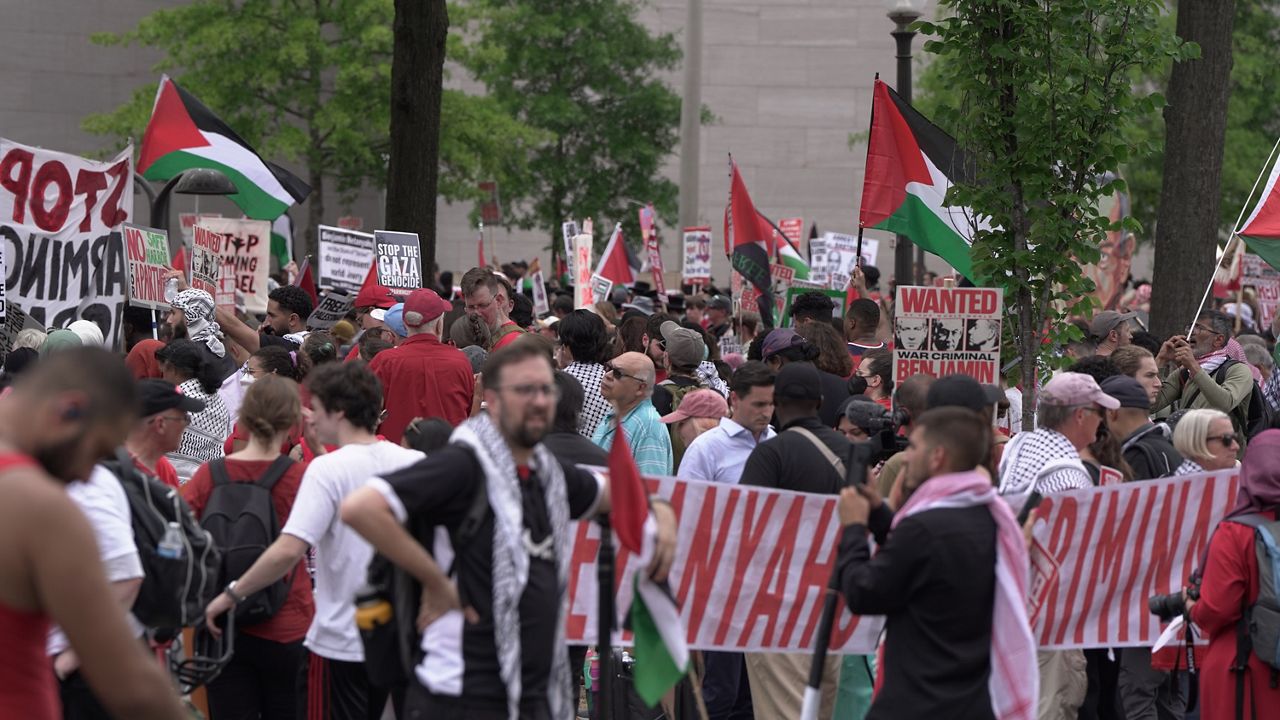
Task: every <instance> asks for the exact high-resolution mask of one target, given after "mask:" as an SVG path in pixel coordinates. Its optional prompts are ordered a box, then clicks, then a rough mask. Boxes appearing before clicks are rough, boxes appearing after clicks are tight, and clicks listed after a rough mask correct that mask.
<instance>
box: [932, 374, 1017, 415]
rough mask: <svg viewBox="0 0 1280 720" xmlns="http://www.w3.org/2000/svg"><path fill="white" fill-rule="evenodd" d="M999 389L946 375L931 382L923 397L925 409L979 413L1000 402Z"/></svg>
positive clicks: (965, 378) (964, 376) (964, 378)
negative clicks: (967, 410)
mask: <svg viewBox="0 0 1280 720" xmlns="http://www.w3.org/2000/svg"><path fill="white" fill-rule="evenodd" d="M1001 394H1002V393H1001V392H1000V388H998V387H996V386H994V385H983V384H981V383H979V382H978V381H977V380H975V379H974V378H973V377H971V376H969V375H960V374H956V375H947V376H946V377H940V378H938V379H937V380H935V381H933V384H932V385H930V386H929V392H928V394H926V395H925V397H924V402H925V407H927V408H928V409H930V410H932V409H934V408H939V407H962V408H968V409H969V410H972V411H974V412H981V410H982V409H983V408H984V407H990V406H992V405H995V404H996V403H998V402H1000V395H1001Z"/></svg>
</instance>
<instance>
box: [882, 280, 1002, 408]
mask: <svg viewBox="0 0 1280 720" xmlns="http://www.w3.org/2000/svg"><path fill="white" fill-rule="evenodd" d="M1003 307H1004V291H1003V290H1002V289H1000V288H945V287H943V288H936V287H916V286H899V287H898V297H897V304H896V305H895V306H894V308H895V314H894V321H893V323H894V344H893V345H894V349H893V368H894V369H893V381H894V383H895V384H896V383H900V382H902V381H903V380H905V379H907V378H908V377H910V376H912V375H915V374H917V373H924V374H926V375H932V376H933V377H942V376H944V375H952V374H954V373H962V374H964V375H969V376H972V377H973V378H975V379H977V381H978V382H980V383H988V384H996V383H998V382H999V369H1000V320H1001V316H1002V310H1003Z"/></svg>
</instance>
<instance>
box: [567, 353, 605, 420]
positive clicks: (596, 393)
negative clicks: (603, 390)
mask: <svg viewBox="0 0 1280 720" xmlns="http://www.w3.org/2000/svg"><path fill="white" fill-rule="evenodd" d="M564 371H565V373H566V374H568V375H572V376H573V379H574V380H577V381H578V384H579V385H581V386H582V414H581V415H579V416H578V434H579V435H582V436H583V437H585V438H587V439H590V438H591V436H592V435H595V432H596V427H598V426H599V425H600V421H601V420H603V419H604V416H605V415H607V414H608V413H609V411H610V410H612V409H613V406H612V405H610V404H609V401H607V400H605V399H604V398H603V397H601V395H600V380H601V379H602V378H604V373H605V369H604V365H601V364H600V363H580V362H572V363H569V366H568V367H566V368H565V369H564Z"/></svg>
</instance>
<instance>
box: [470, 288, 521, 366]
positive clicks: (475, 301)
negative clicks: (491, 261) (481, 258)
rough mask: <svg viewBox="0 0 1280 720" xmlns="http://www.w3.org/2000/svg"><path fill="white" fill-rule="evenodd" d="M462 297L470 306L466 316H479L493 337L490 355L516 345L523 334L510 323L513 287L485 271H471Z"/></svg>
mask: <svg viewBox="0 0 1280 720" xmlns="http://www.w3.org/2000/svg"><path fill="white" fill-rule="evenodd" d="M462 297H463V299H464V300H466V303H467V314H468V315H478V316H480V317H481V318H482V319H483V320H484V322H485V324H486V325H488V326H489V332H490V333H491V334H492V335H493V345H492V346H491V347H489V348H488V350H489V352H493V351H494V350H500V349H502V348H504V347H506V346H508V345H510V344H511V343H513V342H515V340H516V338H517V337H519V336H520V333H522V332H524V330H522V329H521V328H520V326H519V325H517V324H516V323H514V322H512V321H511V318H510V316H509V315H508V313H510V312H511V286H510V285H508V284H507V282H506V279H505V278H502V277H500V276H498V275H495V274H493V273H491V272H489V271H488V270H486V269H485V268H471V269H470V270H468V271H467V274H466V275H463V276H462Z"/></svg>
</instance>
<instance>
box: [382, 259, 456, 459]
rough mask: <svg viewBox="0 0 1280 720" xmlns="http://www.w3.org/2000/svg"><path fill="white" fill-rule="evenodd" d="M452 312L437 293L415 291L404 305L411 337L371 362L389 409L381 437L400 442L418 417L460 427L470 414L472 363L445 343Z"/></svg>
mask: <svg viewBox="0 0 1280 720" xmlns="http://www.w3.org/2000/svg"><path fill="white" fill-rule="evenodd" d="M464 282H465V278H464ZM451 307H452V305H450V304H449V303H448V302H446V301H445V300H444V299H442V298H441V297H440V296H439V295H437V294H436V293H435V291H434V290H426V289H422V290H414V291H413V294H411V295H410V296H409V297H408V298H407V299H406V300H405V301H404V326H405V329H406V330H407V331H408V333H409V336H408V337H407V338H405V340H404V341H403V342H402V343H400V346H399V347H395V348H392V349H390V350H384V351H382V352H380V353H378V355H377V357H375V358H374V359H373V362H371V363H369V369H370V370H372V371H373V374H374V375H376V376H377V377H378V381H379V382H380V383H382V388H383V398H384V404H385V406H386V410H387V417H386V419H385V420H383V422H382V426H381V427H380V428H379V432H380V433H381V434H382V435H383V436H384V437H385V438H386V439H388V440H390V441H391V442H394V443H399V442H400V438H401V436H402V435H404V429H405V428H406V427H407V426H408V425H409V422H410V421H411V420H413V419H414V418H415V417H423V418H436V417H438V418H443V419H444V420H445V421H446V422H448V423H450V424H451V425H457V424H459V423H461V422H462V421H463V420H466V419H467V417H468V416H470V414H471V398H472V395H473V393H474V391H475V377H474V376H473V375H472V374H471V362H470V361H469V360H467V356H466V355H463V354H462V352H461V351H459V350H458V349H457V348H455V347H451V346H449V345H445V344H444V343H442V342H440V334H441V333H442V332H443V331H444V314H445V312H447V311H448V310H449V309H450V308H451Z"/></svg>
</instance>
